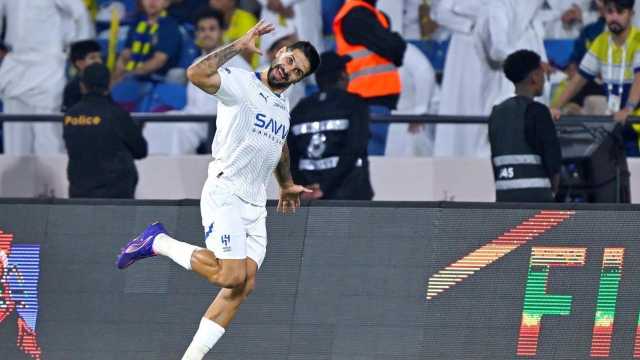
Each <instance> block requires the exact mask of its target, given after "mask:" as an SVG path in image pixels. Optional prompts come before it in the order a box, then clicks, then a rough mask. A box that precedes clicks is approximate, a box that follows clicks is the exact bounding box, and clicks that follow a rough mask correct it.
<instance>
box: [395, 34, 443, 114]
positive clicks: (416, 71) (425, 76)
mask: <svg viewBox="0 0 640 360" xmlns="http://www.w3.org/2000/svg"><path fill="white" fill-rule="evenodd" d="M404 59H405V60H404V63H403V64H402V66H406V67H407V70H408V72H409V74H411V77H413V79H414V81H413V83H414V85H415V89H414V91H415V92H416V93H415V94H416V97H417V98H418V99H419V101H416V103H415V108H414V109H413V110H414V114H426V113H428V112H429V104H430V102H431V97H432V96H433V87H434V86H435V83H436V77H435V72H434V70H433V66H432V65H431V63H430V62H429V60H428V59H427V57H426V56H424V54H423V53H422V51H420V49H418V48H417V47H415V45H413V44H410V43H408V44H407V50H406V52H405V55H404Z"/></svg>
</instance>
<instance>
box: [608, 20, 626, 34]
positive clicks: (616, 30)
mask: <svg viewBox="0 0 640 360" xmlns="http://www.w3.org/2000/svg"><path fill="white" fill-rule="evenodd" d="M607 27H608V28H609V31H611V32H612V33H613V34H615V35H619V34H621V33H622V32H623V31H624V30H625V27H624V26H622V25H621V24H619V23H617V22H612V23H610V24H607Z"/></svg>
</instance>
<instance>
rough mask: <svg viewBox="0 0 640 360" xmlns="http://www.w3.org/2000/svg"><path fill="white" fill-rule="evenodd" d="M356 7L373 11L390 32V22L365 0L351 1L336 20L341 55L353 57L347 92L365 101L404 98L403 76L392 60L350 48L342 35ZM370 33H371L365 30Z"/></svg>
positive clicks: (362, 48) (334, 27)
mask: <svg viewBox="0 0 640 360" xmlns="http://www.w3.org/2000/svg"><path fill="white" fill-rule="evenodd" d="M356 6H362V7H365V8H367V9H369V10H371V11H372V12H373V13H374V14H375V15H376V18H377V19H378V21H379V22H380V24H382V26H384V28H385V29H388V28H389V22H388V21H387V19H386V18H385V16H384V15H383V14H382V11H380V10H378V9H376V8H375V7H374V6H372V5H371V4H369V3H367V2H365V1H362V0H347V1H346V2H345V4H344V5H343V6H342V8H340V11H339V12H338V14H337V15H336V17H335V19H334V20H333V32H334V34H335V36H336V45H337V53H338V55H349V56H351V61H349V62H348V63H347V74H348V75H349V86H348V88H347V91H349V92H351V93H355V94H358V95H360V96H362V97H364V98H372V97H378V96H387V95H398V94H400V90H401V84H400V74H399V73H398V68H397V67H396V66H395V65H394V64H393V63H392V62H391V61H389V60H387V59H385V58H383V57H382V56H380V55H378V54H376V53H374V52H372V51H370V50H369V49H367V48H366V47H364V46H362V45H352V44H349V43H348V42H347V41H346V40H345V39H344V33H343V32H342V20H343V19H344V17H345V16H346V15H347V14H348V13H349V11H351V9H353V8H355V7H356ZM361 31H367V29H361Z"/></svg>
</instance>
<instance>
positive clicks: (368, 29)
mask: <svg viewBox="0 0 640 360" xmlns="http://www.w3.org/2000/svg"><path fill="white" fill-rule="evenodd" d="M342 32H343V33H344V39H345V40H346V41H347V42H348V43H349V44H352V45H363V46H364V47H366V48H367V49H369V50H371V51H373V52H374V53H376V54H378V55H380V56H382V57H383V58H385V59H387V60H389V61H391V62H393V63H394V64H395V65H396V66H398V67H399V66H401V65H402V59H403V58H404V52H405V50H406V49H407V43H406V42H405V41H404V39H403V38H402V36H401V35H400V34H398V33H396V32H393V31H391V30H390V29H385V28H384V27H383V26H382V25H381V24H380V22H379V21H378V19H377V18H376V15H375V14H374V13H373V12H371V11H369V10H368V9H366V8H364V7H362V6H358V7H355V8H353V9H352V10H351V11H349V13H348V14H347V15H346V16H345V17H344V19H343V20H342ZM398 98H399V95H388V96H379V97H375V98H369V99H366V101H367V103H368V104H370V105H382V106H386V107H388V108H390V109H395V108H396V105H397V104H398Z"/></svg>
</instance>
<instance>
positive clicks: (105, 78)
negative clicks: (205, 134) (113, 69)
mask: <svg viewBox="0 0 640 360" xmlns="http://www.w3.org/2000/svg"><path fill="white" fill-rule="evenodd" d="M109 79H110V74H109V70H108V69H107V67H106V66H104V65H103V64H93V65H90V66H89V67H87V68H86V69H85V70H84V72H83V74H82V78H81V83H80V85H81V87H82V90H83V92H84V94H85V95H84V97H83V98H82V100H81V101H80V102H79V103H77V104H76V105H74V106H72V107H71V108H70V109H69V110H68V111H67V113H66V114H65V116H64V141H65V145H66V147H67V152H68V154H69V164H68V167H67V175H68V177H69V197H72V198H133V195H134V192H135V188H136V184H137V183H138V172H137V170H136V166H135V163H134V159H142V158H144V157H146V156H147V142H146V141H145V139H144V138H143V137H142V132H141V131H140V128H139V127H138V126H137V125H136V124H135V123H134V122H133V120H132V119H131V116H130V115H129V113H127V112H126V111H124V110H122V109H120V108H119V107H118V106H116V105H115V104H114V103H113V102H112V101H111V98H110V96H109V90H108V89H109Z"/></svg>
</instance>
